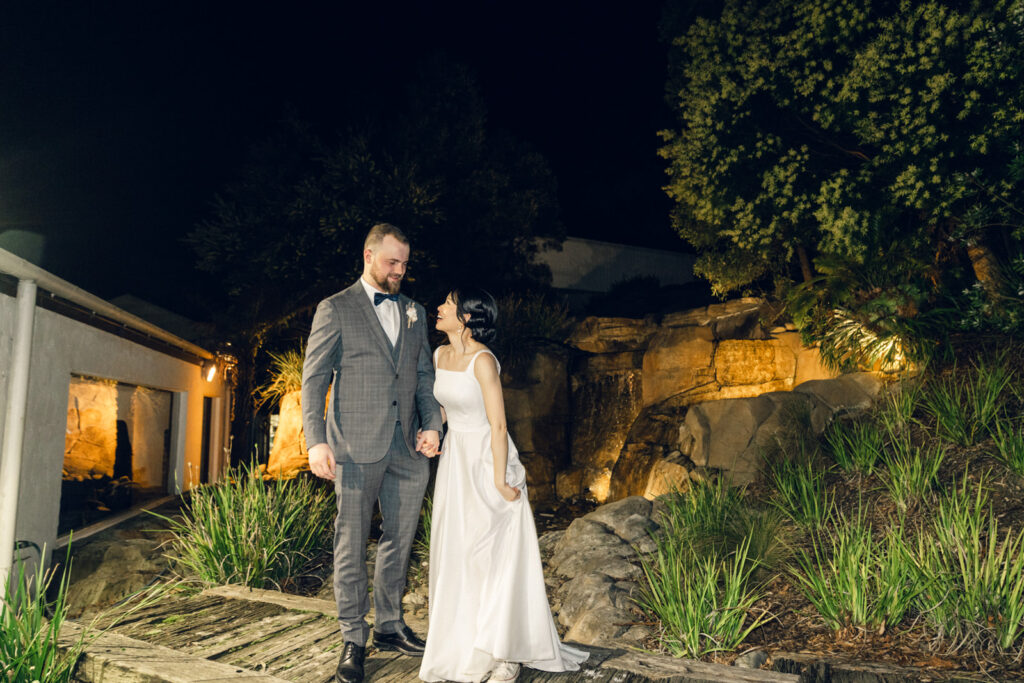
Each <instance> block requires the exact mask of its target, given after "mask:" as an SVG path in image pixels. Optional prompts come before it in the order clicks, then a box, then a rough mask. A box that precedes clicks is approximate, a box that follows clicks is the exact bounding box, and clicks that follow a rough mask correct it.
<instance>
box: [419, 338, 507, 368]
mask: <svg viewBox="0 0 1024 683" xmlns="http://www.w3.org/2000/svg"><path fill="white" fill-rule="evenodd" d="M441 346H447V344H442V345H441ZM441 346H438V347H437V348H436V349H434V372H437V371H438V370H440V371H441V372H454V373H455V374H457V375H462V374H465V373H467V372H469V371H470V370H472V369H473V366H474V365H475V364H476V359H477V358H478V357H479V356H480V354H481V353H489V354H491V356H492V357H493V358H494V362H495V363H498V357H497V356H495V355H494V352H493V351H491V350H490V349H488V348H486V347H484V348H482V349H480V350H479V351H477V352H476V353H474V354H473V357H472V358H470V359H469V365H467V366H466V367H465V369H463V370H448V369H446V368H442V367H440V366H439V365H438V364H437V358H438V352H439V351H440V350H441ZM498 367H499V372H500V368H501V365H500V363H499V364H498Z"/></svg>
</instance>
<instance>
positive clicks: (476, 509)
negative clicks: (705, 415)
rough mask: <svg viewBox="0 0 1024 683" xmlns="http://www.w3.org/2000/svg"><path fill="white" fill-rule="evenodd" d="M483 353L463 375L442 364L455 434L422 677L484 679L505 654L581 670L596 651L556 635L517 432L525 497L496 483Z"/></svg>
mask: <svg viewBox="0 0 1024 683" xmlns="http://www.w3.org/2000/svg"><path fill="white" fill-rule="evenodd" d="M481 353H490V352H489V351H480V352H479V353H477V354H476V355H475V356H473V358H472V359H471V360H470V363H469V367H468V368H467V369H466V370H465V371H463V372H455V371H450V370H442V369H438V370H437V374H436V379H435V381H434V396H435V397H436V398H437V400H438V401H439V402H440V403H441V405H442V406H444V409H445V413H446V415H447V417H448V434H447V436H446V437H445V440H444V447H443V449H442V450H441V456H440V462H439V463H438V467H437V483H436V484H435V486H434V498H433V515H432V517H431V527H430V625H429V629H428V632H427V647H426V652H425V653H424V655H423V663H422V665H421V666H420V678H421V679H423V680H424V681H445V680H447V681H467V682H471V681H480V680H481V679H483V678H484V676H485V675H486V674H487V673H488V672H490V671H491V669H493V668H494V666H495V664H496V662H498V661H500V660H507V661H512V662H519V663H521V664H523V665H524V666H528V667H531V668H534V669H541V670H543V671H575V670H577V669H579V666H580V664H581V663H582V662H583V661H585V660H586V659H587V657H588V653H586V652H582V651H580V650H577V649H574V648H570V647H567V646H565V645H562V644H561V642H560V641H559V639H558V632H557V631H556V630H555V622H554V619H552V617H551V609H550V607H549V605H548V598H547V594H546V593H545V589H544V573H543V568H542V566H541V560H540V549H539V547H538V545H537V529H536V528H535V527H534V524H533V514H532V512H531V511H530V503H529V501H528V500H527V496H526V470H525V469H524V468H523V465H522V463H521V462H520V461H519V453H518V452H517V451H516V447H515V445H514V444H513V443H512V439H511V437H510V438H509V440H508V450H509V453H508V467H507V468H506V481H507V482H508V483H509V485H510V486H514V487H517V488H519V489H520V490H521V491H522V495H521V496H520V497H519V498H518V499H517V500H515V501H513V502H511V503H510V502H508V501H507V500H505V499H504V498H503V497H502V496H501V494H500V493H498V490H497V489H496V488H495V486H494V475H493V472H494V463H493V459H492V455H491V428H490V424H489V423H488V421H487V414H486V412H485V410H484V400H483V393H482V392H481V389H480V384H479V383H478V382H477V379H476V375H475V374H474V372H473V366H474V365H475V363H476V359H477V358H479V356H480V354H481ZM492 355H493V354H492ZM434 362H435V365H436V363H437V354H436V353H435V354H434Z"/></svg>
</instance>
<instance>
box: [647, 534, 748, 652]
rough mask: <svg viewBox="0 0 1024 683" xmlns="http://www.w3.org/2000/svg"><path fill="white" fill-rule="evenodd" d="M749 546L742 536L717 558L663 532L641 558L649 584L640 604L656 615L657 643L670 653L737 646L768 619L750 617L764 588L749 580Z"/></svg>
mask: <svg viewBox="0 0 1024 683" xmlns="http://www.w3.org/2000/svg"><path fill="white" fill-rule="evenodd" d="M748 548H749V543H748V542H747V541H744V542H743V543H741V544H740V546H739V548H737V549H736V551H735V552H733V553H732V554H731V555H730V556H729V557H727V558H725V559H720V558H718V557H715V556H713V555H702V554H700V553H699V552H698V551H697V550H696V549H695V548H693V547H692V546H687V545H685V544H680V543H676V542H673V541H672V540H671V538H669V537H667V535H663V536H661V537H660V540H659V541H658V548H657V550H656V551H655V552H654V554H653V556H652V557H650V558H644V559H643V570H644V574H645V576H646V577H647V584H646V586H645V587H644V588H643V589H642V591H641V595H640V604H641V606H642V607H644V608H646V609H647V610H649V611H650V612H652V613H653V614H655V615H656V616H657V617H658V619H659V620H660V622H661V634H660V640H661V643H662V645H663V646H664V647H665V649H666V650H668V651H669V652H670V653H672V654H673V655H674V656H676V657H690V658H693V659H698V658H700V657H703V656H705V655H708V654H711V653H714V652H730V651H733V650H736V649H737V648H738V647H739V646H740V644H741V643H742V642H743V641H744V640H745V639H746V638H747V636H748V635H750V633H751V632H752V631H753V630H754V629H756V628H758V627H759V626H761V625H762V624H763V623H764V622H765V621H767V619H768V616H767V615H766V614H763V613H762V614H760V615H757V616H751V613H752V612H753V607H754V604H755V603H757V601H758V600H760V599H761V598H762V597H763V591H762V589H761V588H760V587H759V586H756V585H755V586H752V585H751V581H750V577H751V574H752V571H753V565H752V563H751V561H750V559H749V558H748V556H747V552H748Z"/></svg>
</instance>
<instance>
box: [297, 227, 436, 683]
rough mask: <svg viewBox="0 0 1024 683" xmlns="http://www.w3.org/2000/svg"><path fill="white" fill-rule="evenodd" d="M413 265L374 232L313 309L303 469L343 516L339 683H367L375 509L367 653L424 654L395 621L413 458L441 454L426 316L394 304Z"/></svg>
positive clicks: (398, 235)
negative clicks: (354, 271) (375, 526)
mask: <svg viewBox="0 0 1024 683" xmlns="http://www.w3.org/2000/svg"><path fill="white" fill-rule="evenodd" d="M408 263H409V240H408V239H407V238H406V237H405V235H404V234H403V233H402V231H401V230H399V229H398V228H396V227H395V226H393V225H390V224H388V223H380V224H378V225H375V226H373V229H371V230H370V232H369V234H368V235H367V236H366V241H365V243H364V244H363V276H362V277H361V278H360V279H359V280H358V281H357V282H356V283H355V284H353V285H352V286H350V287H348V288H347V289H345V290H342V291H341V292H339V293H337V294H335V295H333V296H330V297H328V298H326V299H324V300H323V301H321V302H320V305H319V306H317V309H316V315H315V316H314V317H313V326H312V329H311V331H310V333H309V342H308V344H307V345H306V361H305V364H304V365H303V368H302V421H303V427H304V429H305V433H306V443H307V444H310V447H309V468H310V469H311V470H312V471H313V473H314V474H315V475H317V476H318V477H322V478H324V479H330V480H333V481H334V493H335V496H336V499H337V505H338V515H337V518H336V519H335V523H334V596H335V599H336V600H337V603H338V622H339V623H340V625H341V632H342V635H343V637H344V639H345V646H344V648H343V649H342V654H341V660H340V661H339V662H338V670H337V674H336V676H335V680H336V681H340V682H341V683H359V682H360V681H362V680H363V661H364V659H365V657H366V641H367V637H368V636H369V626H368V625H367V623H366V620H365V617H366V614H367V612H368V611H369V599H368V597H367V586H366V566H365V561H366V540H367V536H368V534H369V531H370V517H371V515H372V514H373V504H374V501H378V502H379V504H380V511H381V517H382V519H383V522H382V524H381V537H380V541H379V543H378V544H377V560H376V568H375V570H374V575H373V605H374V611H375V613H376V619H375V624H374V631H373V642H374V646H375V647H377V648H378V649H381V650H397V651H399V652H401V653H403V654H407V655H412V656H421V655H422V654H423V645H424V643H423V641H422V640H420V639H419V638H418V637H417V636H416V634H414V633H413V632H412V630H411V629H410V628H409V627H408V626H406V625H405V623H404V622H403V621H402V593H403V592H404V591H405V576H406V571H407V569H408V564H409V551H410V549H411V547H412V541H413V537H414V536H415V535H416V527H417V522H418V521H419V512H420V507H421V506H422V503H423V493H424V491H425V490H426V487H427V479H428V477H429V468H428V464H427V459H426V458H425V457H423V456H421V455H419V453H422V454H423V455H425V456H427V457H432V456H434V455H436V454H437V450H438V446H439V433H440V429H441V408H440V406H439V405H438V403H437V401H435V400H434V394H433V389H434V367H433V362H432V361H431V356H430V347H429V345H428V343H427V327H426V324H427V321H426V313H425V311H424V309H423V307H422V306H420V305H419V304H417V303H415V302H413V301H412V300H411V299H409V298H408V297H406V296H402V295H400V294H399V293H398V292H399V289H400V288H401V285H402V278H403V277H404V276H405V270H406V267H407V265H408ZM328 389H330V397H331V400H330V405H327V406H326V411H325V405H326V401H327V396H328ZM325 412H326V418H325ZM417 451H419V453H417Z"/></svg>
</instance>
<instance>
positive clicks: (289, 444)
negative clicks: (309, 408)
mask: <svg viewBox="0 0 1024 683" xmlns="http://www.w3.org/2000/svg"><path fill="white" fill-rule="evenodd" d="M301 400H302V392H301V391H292V392H289V393H287V394H285V395H284V397H283V398H282V399H281V413H280V417H279V418H278V422H277V431H276V432H274V445H273V446H271V447H270V459H269V460H268V462H267V474H270V475H271V476H274V477H277V478H279V479H291V478H293V477H294V476H295V475H297V474H298V473H299V472H301V471H303V470H308V469H309V454H308V452H307V451H306V439H305V436H304V435H303V433H302V404H301Z"/></svg>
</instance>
